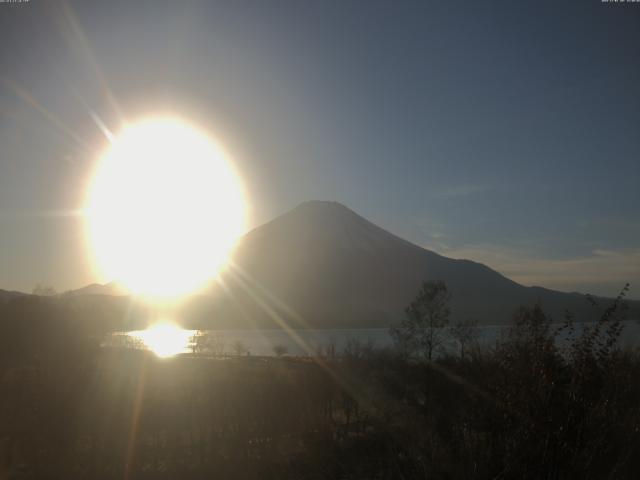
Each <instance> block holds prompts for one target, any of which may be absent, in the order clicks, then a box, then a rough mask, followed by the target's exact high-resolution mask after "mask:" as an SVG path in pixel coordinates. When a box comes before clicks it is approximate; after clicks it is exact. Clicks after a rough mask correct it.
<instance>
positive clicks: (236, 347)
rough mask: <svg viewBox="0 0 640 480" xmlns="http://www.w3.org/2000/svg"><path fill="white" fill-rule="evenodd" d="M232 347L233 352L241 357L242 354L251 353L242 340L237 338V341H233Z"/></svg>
mask: <svg viewBox="0 0 640 480" xmlns="http://www.w3.org/2000/svg"><path fill="white" fill-rule="evenodd" d="M232 348H233V353H235V354H236V355H237V356H239V357H240V356H242V355H247V354H248V353H249V349H248V348H247V347H246V345H245V344H244V343H243V342H242V340H236V341H235V342H233V346H232Z"/></svg>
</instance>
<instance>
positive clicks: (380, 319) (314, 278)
mask: <svg viewBox="0 0 640 480" xmlns="http://www.w3.org/2000/svg"><path fill="white" fill-rule="evenodd" d="M233 264H234V267H233V268H229V269H228V270H227V272H225V273H224V274H223V275H222V283H223V284H224V288H218V291H214V293H213V296H212V297H209V298H202V297H201V298H199V299H196V300H194V301H192V302H190V304H189V305H188V306H187V308H186V310H185V311H186V312H189V313H190V315H188V317H189V318H192V319H194V320H195V319H198V318H206V323H207V324H209V323H211V324H213V325H218V326H225V327H229V326H261V327H264V326H275V325H276V324H277V322H276V321H275V319H278V318H279V319H280V320H282V321H284V322H286V324H288V325H290V326H293V327H298V328H299V327H304V326H308V327H314V328H318V327H327V328H328V327H332V328H340V327H342V328H351V327H386V326H388V325H389V324H391V323H392V322H394V321H397V320H398V319H399V318H401V317H402V315H403V313H404V308H405V307H406V306H407V304H408V303H409V302H410V301H411V300H412V299H413V298H414V297H415V295H416V294H417V292H418V289H419V287H420V285H421V283H422V282H423V281H425V280H442V281H444V282H446V284H447V286H448V287H449V289H450V291H451V293H452V302H451V307H452V319H453V320H463V319H467V318H475V319H478V321H479V322H480V323H482V324H504V323H507V322H508V321H509V320H510V318H511V316H512V314H513V312H514V311H515V310H516V308H517V307H518V306H520V305H532V304H534V303H535V302H540V303H541V304H542V306H543V308H544V309H545V310H546V311H547V312H549V313H550V314H551V315H552V316H553V317H554V318H555V319H557V320H561V319H562V318H563V315H564V312H565V311H566V310H569V311H571V312H572V313H573V314H575V315H576V316H577V317H578V318H580V319H585V320H588V319H591V318H593V317H594V314H595V311H594V309H593V308H592V307H590V306H589V305H588V303H587V301H586V299H585V297H584V296H583V295H581V294H577V293H562V292H557V291H552V290H548V289H545V288H541V287H525V286H522V285H520V284H518V283H516V282H514V281H512V280H510V279H508V278H506V277H505V276H503V275H501V274H500V273H498V272H496V271H494V270H492V269H490V268H489V267H487V266H485V265H482V264H480V263H476V262H473V261H470V260H455V259H451V258H447V257H444V256H442V255H439V254H437V253H435V252H432V251H430V250H426V249H424V248H422V247H419V246H417V245H414V244H412V243H410V242H408V241H406V240H403V239H401V238H399V237H397V236H395V235H393V234H392V233H389V232H388V231H386V230H384V229H382V228H380V227H378V226H376V225H374V224H373V223H371V222H369V221H368V220H366V219H364V218H362V217H361V216H359V215H358V214H356V213H355V212H353V211H352V210H350V209H349V208H347V207H345V206H344V205H341V204H339V203H336V202H322V201H313V202H306V203H303V204H301V205H299V206H298V207H296V208H295V209H293V210H291V211H290V212H288V213H286V214H284V215H282V216H280V217H278V218H276V219H274V220H272V221H271V222H269V223H267V224H265V225H262V226H260V227H258V228H256V229H255V230H253V231H251V232H249V233H248V234H247V235H245V237H244V238H243V239H242V240H241V242H240V243H239V245H238V247H237V249H236V251H235V253H234V255H233ZM633 304H634V308H636V309H637V306H638V302H633Z"/></svg>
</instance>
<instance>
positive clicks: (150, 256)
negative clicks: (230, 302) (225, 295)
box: [85, 118, 245, 299]
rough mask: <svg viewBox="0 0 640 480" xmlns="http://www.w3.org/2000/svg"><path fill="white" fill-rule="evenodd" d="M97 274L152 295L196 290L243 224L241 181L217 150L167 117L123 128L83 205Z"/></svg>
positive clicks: (160, 296)
mask: <svg viewBox="0 0 640 480" xmlns="http://www.w3.org/2000/svg"><path fill="white" fill-rule="evenodd" d="M85 216H86V220H87V222H86V223H87V234H88V235H87V236H88V243H89V245H90V248H91V251H92V253H93V258H94V263H95V267H96V269H97V270H98V273H99V274H100V276H101V277H102V278H103V279H105V280H108V281H112V280H115V281H117V282H119V283H121V284H122V285H123V286H124V287H126V288H127V289H128V290H129V291H131V292H132V293H134V294H138V295H141V296H144V297H150V298H155V299H172V298H179V297H181V296H183V295H185V294H188V293H191V292H194V291H197V290H198V289H200V288H202V287H203V286H205V285H206V284H207V283H208V281H209V280H210V279H211V278H212V277H214V276H215V275H216V274H217V273H218V272H219V271H220V269H221V268H222V267H223V266H224V265H225V263H226V262H227V260H228V257H229V254H230V252H231V250H232V249H233V247H234V246H235V244H236V242H237V240H238V238H239V236H240V235H241V234H242V233H243V231H244V227H245V200H244V195H243V189H242V186H241V182H240V180H239V178H238V176H237V175H236V173H235V171H234V169H233V167H232V164H231V163H230V161H229V159H228V157H227V155H225V153H224V151H223V150H222V148H221V147H220V146H219V145H218V144H217V143H216V142H215V141H213V140H212V139H211V138H209V137H208V136H207V135H206V134H205V133H204V132H202V131H200V130H198V129H197V128H195V127H193V126H191V125H189V124H187V123H185V122H183V121H180V120H176V119H172V118H161V119H150V120H144V121H140V122H137V123H134V124H131V125H128V126H126V127H125V128H124V129H123V130H122V132H121V133H119V134H118V135H116V136H115V138H114V139H113V141H112V142H111V145H110V146H109V148H108V149H107V150H106V152H104V154H103V155H102V156H101V158H100V159H99V161H98V164H97V167H96V169H95V171H94V173H93V177H92V180H91V182H90V188H89V190H88V198H87V201H86V206H85Z"/></svg>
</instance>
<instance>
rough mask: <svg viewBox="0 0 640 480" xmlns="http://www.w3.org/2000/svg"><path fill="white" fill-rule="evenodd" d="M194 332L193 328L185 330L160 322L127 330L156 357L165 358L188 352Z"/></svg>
mask: <svg viewBox="0 0 640 480" xmlns="http://www.w3.org/2000/svg"><path fill="white" fill-rule="evenodd" d="M195 333H196V332H195V331H194V330H185V329H183V328H180V327H179V326H178V325H175V324H173V323H169V322H162V323H158V324H156V325H153V326H151V327H149V328H147V329H146V330H137V331H134V332H129V333H128V335H129V336H130V337H132V338H135V339H137V340H139V341H141V342H142V343H143V344H144V346H145V347H146V348H148V349H149V350H151V351H152V352H153V353H155V354H156V355H157V356H158V357H161V358H167V357H173V356H174V355H178V354H180V353H188V352H190V351H191V350H190V348H191V343H192V338H193V336H194V335H195Z"/></svg>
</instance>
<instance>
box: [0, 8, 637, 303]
mask: <svg viewBox="0 0 640 480" xmlns="http://www.w3.org/2000/svg"><path fill="white" fill-rule="evenodd" d="M638 26H640V4H632V3H630V4H611V3H608V4H602V3H600V2H599V1H597V0H593V1H580V2H564V1H553V2H551V1H549V2H547V1H535V2H534V1H530V2H525V1H522V2H491V1H485V2H475V1H474V2H471V1H470V2H437V1H436V2H429V1H420V2H417V1H416V2H389V1H385V2H377V1H349V0H343V1H335V2H331V1H322V2H320V1H290V2H285V1H254V2H251V1H242V2H230V1H222V0H220V1H212V2H205V1H201V2H189V1H185V2H176V1H172V2H164V1H152V2H149V1H138V2H128V1H127V2H123V1H112V2H105V1H100V2H89V1H84V2H69V3H63V2H60V3H54V2H48V3H45V2H40V1H36V0H31V1H30V2H28V3H25V4H0V39H1V40H2V44H3V48H2V49H0V231H1V232H2V233H1V235H0V288H3V289H21V290H31V288H33V286H34V285H35V284H36V283H38V282H43V283H46V284H51V285H54V286H55V287H56V288H58V289H59V290H64V289H68V288H75V287H78V286H81V285H83V284H86V283H90V282H92V281H93V280H94V278H93V277H92V274H91V269H90V268H89V267H90V260H89V259H88V258H87V255H86V249H85V247H84V242H83V237H82V228H81V221H80V220H79V219H78V218H77V217H74V216H69V215H65V212H69V211H71V210H74V209H77V208H78V207H79V206H80V204H81V201H82V195H83V192H84V188H85V186H86V182H87V179H88V175H89V172H90V171H91V169H92V166H93V165H94V162H95V160H96V156H97V153H96V152H99V151H100V149H102V148H104V145H105V141H106V140H105V138H104V136H103V135H102V133H101V132H100V129H99V128H98V127H97V125H96V123H95V122H94V121H93V120H92V113H93V115H94V116H98V117H99V118H100V119H101V120H102V121H103V122H104V123H105V125H107V127H108V128H111V129H117V127H118V125H119V118H123V117H124V118H127V119H135V118H136V117H138V116H141V115H148V114H152V113H155V112H159V111H170V112H174V113H178V114H181V115H183V116H185V117H187V118H189V119H191V120H192V121H194V122H195V123H198V124H200V125H202V126H203V127H205V128H207V129H208V130H209V131H211V132H213V133H214V134H215V135H216V136H217V137H218V138H219V139H220V140H221V142H222V143H223V144H224V145H225V147H226V148H227V150H228V151H229V152H230V153H231V155H232V156H233V158H234V159H235V161H236V163H237V167H238V169H239V171H240V172H241V174H242V177H243V179H244V181H245V183H246V185H247V188H248V191H249V194H250V198H251V203H252V225H258V224H260V223H262V222H264V221H266V220H269V219H270V218H272V217H274V216H276V215H278V214H280V213H282V212H284V211H286V210H288V209H290V208H292V207H294V206H295V205H296V204H298V203H300V202H302V201H304V200H309V199H329V200H337V201H340V202H342V203H344V204H346V205H347V206H349V207H350V208H352V209H353V210H355V211H356V212H358V213H360V214H362V215H363V216H365V217H367V218H369V219H371V220H372V221H374V222H375V223H377V224H379V225H381V226H382V227H384V228H387V229H389V230H391V231H392V232H394V233H396V234H398V235H400V236H402V237H405V238H407V239H408V240H411V241H413V242H415V243H417V244H419V245H422V246H424V247H427V248H430V249H433V250H435V251H438V252H439V253H442V254H444V255H448V256H453V257H465V258H471V259H474V260H478V261H481V262H484V263H487V264H488V265H489V266H491V267H492V268H495V269H496V270H498V271H500V272H502V273H504V274H506V275H507V276H510V277H511V278H514V279H515V280H517V281H520V282H522V283H524V284H527V285H532V284H537V285H543V286H547V287H550V288H557V289H561V290H567V291H573V290H578V291H588V292H592V293H599V294H607V295H613V294H615V293H617V291H618V290H619V289H620V288H621V287H622V285H624V283H625V282H626V281H629V282H631V283H632V292H631V296H632V297H635V298H640V217H639V215H638V205H640V190H639V188H638V184H639V180H640V162H639V159H640V135H638V131H639V130H640V93H639V91H638V85H640V58H639V47H638V45H640V28H638ZM634 284H635V285H636V288H633V286H634Z"/></svg>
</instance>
